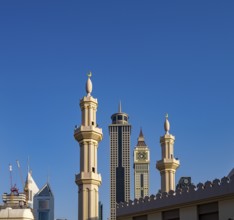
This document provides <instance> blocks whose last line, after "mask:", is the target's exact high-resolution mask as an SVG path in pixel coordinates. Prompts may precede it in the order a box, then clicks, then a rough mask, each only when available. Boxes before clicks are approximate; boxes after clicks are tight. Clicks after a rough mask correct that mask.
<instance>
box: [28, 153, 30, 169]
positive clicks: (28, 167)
mask: <svg viewBox="0 0 234 220" xmlns="http://www.w3.org/2000/svg"><path fill="white" fill-rule="evenodd" d="M29 171H30V169H29V156H28V173H29Z"/></svg>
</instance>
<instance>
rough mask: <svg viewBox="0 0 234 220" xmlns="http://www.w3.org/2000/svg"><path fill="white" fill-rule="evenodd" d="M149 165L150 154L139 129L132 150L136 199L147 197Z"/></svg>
mask: <svg viewBox="0 0 234 220" xmlns="http://www.w3.org/2000/svg"><path fill="white" fill-rule="evenodd" d="M149 163H150V152H149V148H148V146H147V145H146V143H145V138H144V135H143V132H142V129H141V131H140V134H139V137H138V141H137V145H136V147H135V149H134V194H135V198H136V199H139V198H144V197H145V196H149Z"/></svg>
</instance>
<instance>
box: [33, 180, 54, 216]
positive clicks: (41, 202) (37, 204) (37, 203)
mask: <svg viewBox="0 0 234 220" xmlns="http://www.w3.org/2000/svg"><path fill="white" fill-rule="evenodd" d="M33 211H34V216H35V220H54V195H53V193H52V191H51V188H50V185H49V183H46V184H45V185H44V186H43V187H42V188H41V189H40V190H39V192H38V193H37V194H36V195H35V196H34V199H33Z"/></svg>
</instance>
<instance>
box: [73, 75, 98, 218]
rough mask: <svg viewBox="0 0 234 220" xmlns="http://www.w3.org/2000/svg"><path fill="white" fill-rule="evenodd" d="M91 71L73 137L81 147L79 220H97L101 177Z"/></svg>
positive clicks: (78, 175)
mask: <svg viewBox="0 0 234 220" xmlns="http://www.w3.org/2000/svg"><path fill="white" fill-rule="evenodd" d="M90 78H91V72H90V73H89V74H88V80H87V82H86V92H87V95H86V96H84V97H83V98H82V99H81V100H80V109H81V112H82V113H81V125H80V127H78V128H75V131H74V137H75V139H76V140H77V141H78V143H79V145H80V173H79V174H77V175H76V178H75V182H76V184H77V185H78V187H79V192H78V194H79V196H78V220H87V219H92V220H97V219H98V202H99V194H98V189H99V186H100V185H101V175H100V174H99V173H98V170H97V149H98V143H99V142H100V141H101V140H102V129H101V128H98V127H97V122H96V111H97V106H98V102H97V99H95V98H93V97H92V96H91V92H92V82H91V79H90Z"/></svg>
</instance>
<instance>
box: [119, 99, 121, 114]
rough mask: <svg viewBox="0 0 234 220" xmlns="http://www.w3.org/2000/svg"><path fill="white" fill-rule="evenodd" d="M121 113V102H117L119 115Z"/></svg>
mask: <svg viewBox="0 0 234 220" xmlns="http://www.w3.org/2000/svg"><path fill="white" fill-rule="evenodd" d="M121 112H122V106H121V101H119V113H121Z"/></svg>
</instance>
